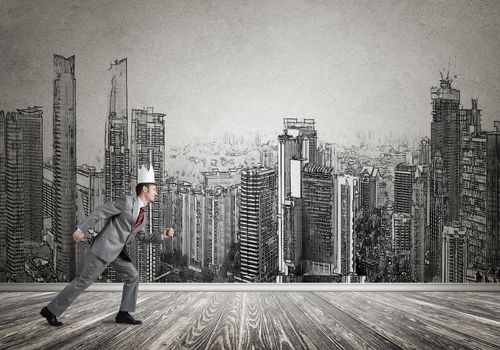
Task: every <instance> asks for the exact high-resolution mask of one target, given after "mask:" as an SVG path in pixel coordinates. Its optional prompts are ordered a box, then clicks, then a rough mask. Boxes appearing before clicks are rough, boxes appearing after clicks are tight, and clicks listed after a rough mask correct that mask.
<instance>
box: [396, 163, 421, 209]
mask: <svg viewBox="0 0 500 350" xmlns="http://www.w3.org/2000/svg"><path fill="white" fill-rule="evenodd" d="M415 171H416V166H415V165H409V164H404V163H401V164H398V165H397V166H396V170H395V172H394V175H395V177H394V212H397V213H404V214H408V215H410V214H411V209H412V206H413V191H414V185H415Z"/></svg>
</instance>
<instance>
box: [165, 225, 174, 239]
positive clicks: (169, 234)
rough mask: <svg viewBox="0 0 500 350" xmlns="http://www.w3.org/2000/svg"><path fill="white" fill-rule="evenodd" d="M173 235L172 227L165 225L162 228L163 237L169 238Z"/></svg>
mask: <svg viewBox="0 0 500 350" xmlns="http://www.w3.org/2000/svg"><path fill="white" fill-rule="evenodd" d="M173 235H174V229H173V228H170V227H165V228H164V229H163V237H164V238H170V237H172V236H173Z"/></svg>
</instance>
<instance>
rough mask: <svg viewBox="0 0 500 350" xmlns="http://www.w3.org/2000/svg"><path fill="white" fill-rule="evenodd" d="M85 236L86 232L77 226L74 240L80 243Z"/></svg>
mask: <svg viewBox="0 0 500 350" xmlns="http://www.w3.org/2000/svg"><path fill="white" fill-rule="evenodd" d="M84 238H85V234H84V233H83V232H82V231H81V230H80V229H79V228H77V229H76V231H75V233H73V240H74V241H75V242H76V243H78V242H80V241H81V240H83V239H84Z"/></svg>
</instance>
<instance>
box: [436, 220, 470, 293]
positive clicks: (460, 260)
mask: <svg viewBox="0 0 500 350" xmlns="http://www.w3.org/2000/svg"><path fill="white" fill-rule="evenodd" d="M442 235H443V245H442V249H443V251H442V256H443V259H442V265H443V266H442V268H441V271H442V276H441V281H442V282H443V283H465V282H466V281H467V260H468V259H467V245H468V237H467V233H466V229H465V228H458V227H457V226H456V225H453V226H444V227H443V233H442Z"/></svg>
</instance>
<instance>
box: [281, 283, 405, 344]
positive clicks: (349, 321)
mask: <svg viewBox="0 0 500 350" xmlns="http://www.w3.org/2000/svg"><path fill="white" fill-rule="evenodd" d="M287 297H288V298H289V299H290V304H291V305H293V306H294V307H297V309H298V312H299V313H302V314H303V315H304V320H303V321H301V322H304V323H308V324H314V325H315V326H316V327H318V328H319V329H320V330H321V332H322V333H323V336H324V339H325V341H326V339H328V341H329V344H328V345H327V348H329V349H399V347H398V346H397V345H396V344H394V343H393V342H391V341H390V340H388V339H387V338H384V336H383V335H381V334H379V333H376V332H374V331H373V330H372V329H371V327H367V326H366V325H365V324H363V323H361V322H360V321H359V320H357V319H356V318H353V317H352V316H350V315H348V314H347V313H345V312H344V311H342V310H341V309H340V308H337V307H335V306H333V305H332V304H330V303H328V302H326V301H324V300H323V299H320V298H318V297H317V296H314V295H312V293H305V292H303V293H287Z"/></svg>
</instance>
